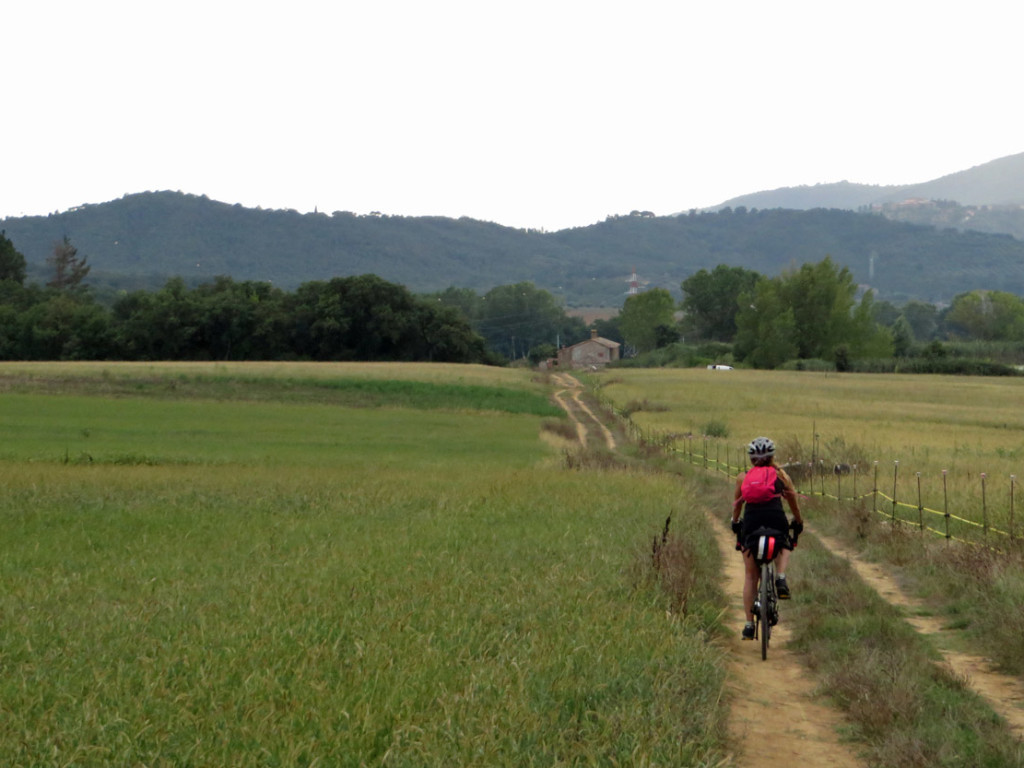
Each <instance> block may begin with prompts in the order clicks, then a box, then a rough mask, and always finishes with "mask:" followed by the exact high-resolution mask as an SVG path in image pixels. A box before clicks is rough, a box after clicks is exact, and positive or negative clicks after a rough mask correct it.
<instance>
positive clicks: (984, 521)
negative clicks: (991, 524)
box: [981, 472, 988, 538]
mask: <svg viewBox="0 0 1024 768" xmlns="http://www.w3.org/2000/svg"><path fill="white" fill-rule="evenodd" d="M985 477H986V475H985V473H984V472H982V473H981V527H982V530H983V531H984V532H985V538H988V505H987V504H986V503H985Z"/></svg>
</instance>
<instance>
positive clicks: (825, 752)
mask: <svg viewBox="0 0 1024 768" xmlns="http://www.w3.org/2000/svg"><path fill="white" fill-rule="evenodd" d="M723 514H724V513H723ZM713 525H714V528H715V531H716V532H718V533H717V538H718V547H719V549H720V550H721V553H722V560H723V561H724V563H725V573H724V574H723V575H724V578H725V584H724V585H723V586H724V589H725V593H726V594H727V595H729V596H730V597H731V600H730V603H729V612H728V614H727V616H728V617H729V623H730V624H731V625H735V627H736V631H735V633H733V635H732V636H731V637H730V639H729V640H728V646H727V647H728V650H729V653H730V655H731V657H732V663H731V664H730V669H729V683H728V685H729V689H730V693H731V694H732V700H731V717H730V721H729V732H730V735H731V738H732V744H733V745H734V748H735V752H734V755H733V757H734V760H735V764H736V765H737V766H763V765H765V762H766V761H765V759H764V754H763V753H761V752H760V750H762V749H767V750H768V754H770V755H771V756H772V757H771V759H770V760H768V761H767V762H768V763H769V764H771V765H807V766H811V765H814V766H818V765H828V766H839V767H840V768H844V767H845V766H863V765H866V763H863V762H861V761H860V760H859V759H858V758H857V757H856V755H855V754H854V752H853V751H852V750H851V749H850V747H848V746H847V745H846V744H843V743H841V742H840V740H839V737H838V735H837V731H836V729H837V728H838V727H840V726H841V725H843V723H844V720H843V717H842V715H840V714H839V713H838V712H837V711H836V710H835V709H832V708H831V707H829V706H828V705H826V704H824V703H822V702H821V698H820V697H819V696H817V695H816V693H815V689H816V683H815V682H814V681H813V679H812V678H811V677H810V675H809V674H808V673H807V671H806V669H805V668H804V666H803V664H801V663H800V660H799V658H798V656H797V654H796V653H794V652H793V651H790V650H789V649H788V648H787V645H788V643H789V631H788V629H787V627H786V604H785V603H782V606H781V609H780V611H779V613H780V619H779V623H778V625H777V626H776V627H774V629H773V630H772V643H771V647H770V648H769V649H768V661H762V660H761V643H760V641H755V642H751V641H749V640H747V641H744V640H741V639H740V630H741V629H742V628H743V621H744V614H743V559H742V556H741V555H740V553H739V552H737V551H736V548H735V541H736V540H735V537H734V536H733V535H732V531H730V530H729V529H727V528H724V527H723V526H722V524H721V523H720V522H713ZM795 588H796V585H794V589H795ZM782 692H784V693H782ZM780 694H781V695H780ZM754 747H757V749H758V750H759V751H758V752H754V751H753V750H754Z"/></svg>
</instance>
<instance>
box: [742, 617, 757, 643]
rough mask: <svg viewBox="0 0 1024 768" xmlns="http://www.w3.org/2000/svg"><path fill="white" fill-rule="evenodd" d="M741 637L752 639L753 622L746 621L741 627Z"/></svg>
mask: <svg viewBox="0 0 1024 768" xmlns="http://www.w3.org/2000/svg"><path fill="white" fill-rule="evenodd" d="M743 639H744V640H753V639H754V622H752V621H748V622H747V624H746V626H745V627H743Z"/></svg>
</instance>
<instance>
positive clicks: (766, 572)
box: [758, 563, 772, 661]
mask: <svg viewBox="0 0 1024 768" xmlns="http://www.w3.org/2000/svg"><path fill="white" fill-rule="evenodd" d="M771 578H772V568H771V566H769V565H768V563H765V564H764V565H762V566H761V587H760V593H759V595H758V597H759V598H760V600H759V602H760V605H759V608H760V613H761V661H766V660H767V659H768V641H769V640H771V635H772V618H771V607H770V606H769V605H768V592H769V587H768V584H769V582H770V581H771Z"/></svg>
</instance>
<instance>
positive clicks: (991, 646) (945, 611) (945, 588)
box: [821, 504, 1024, 676]
mask: <svg viewBox="0 0 1024 768" xmlns="http://www.w3.org/2000/svg"><path fill="white" fill-rule="evenodd" d="M821 508H822V510H823V512H824V515H823V524H825V525H827V526H828V528H829V530H830V532H832V533H833V534H834V535H836V536H838V537H840V538H842V539H843V540H844V541H845V542H846V543H847V544H848V545H849V546H850V547H851V548H853V549H855V550H856V551H858V552H860V554H861V556H862V557H865V558H866V559H869V560H874V561H876V562H882V563H885V564H886V566H887V567H888V568H890V569H891V570H892V571H893V572H894V573H895V574H897V576H898V578H899V579H900V580H901V581H902V582H903V584H904V585H905V586H906V587H907V588H908V589H909V590H910V591H911V592H913V593H914V594H916V595H917V596H918V597H920V598H922V599H923V600H925V601H926V602H927V603H928V604H929V605H930V606H931V607H932V609H933V610H934V611H935V613H936V614H937V615H938V616H940V617H942V618H943V620H944V621H945V623H946V625H947V626H948V627H950V628H951V629H955V630H958V632H956V633H949V634H948V636H947V638H946V639H947V641H949V642H953V643H955V644H956V645H957V647H958V649H959V650H962V651H965V652H968V653H973V654H975V655H979V656H983V657H985V658H988V659H991V660H992V661H993V662H994V663H995V665H996V666H997V667H998V668H1000V669H1001V670H1002V671H1004V672H1006V673H1007V674H1012V675H1018V676H1020V675H1024V657H1022V655H1021V652H1020V640H1021V637H1024V613H1022V612H1021V610H1020V606H1021V605H1022V604H1024V550H1022V549H1021V546H1020V544H1019V543H1017V544H1015V545H1012V546H1006V547H1005V548H1004V549H1003V550H1002V551H995V550H992V549H988V548H986V547H983V546H976V545H975V546H972V545H968V544H964V543H961V542H955V541H952V542H947V541H945V540H942V539H937V538H935V537H933V536H931V535H923V534H922V533H921V532H920V531H919V530H917V529H916V528H915V527H914V526H911V525H906V524H902V525H900V524H897V525H896V526H895V527H894V526H892V525H890V524H889V523H888V522H885V521H882V522H879V520H880V519H879V517H878V516H877V515H876V514H875V513H873V512H872V511H871V509H870V505H869V504H864V505H861V506H860V507H857V508H856V509H855V510H854V512H853V515H852V518H853V519H854V520H856V521H858V522H857V524H855V525H853V526H850V525H848V522H849V521H850V519H851V514H850V510H849V509H847V508H836V507H835V506H834V505H828V504H822V505H821Z"/></svg>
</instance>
